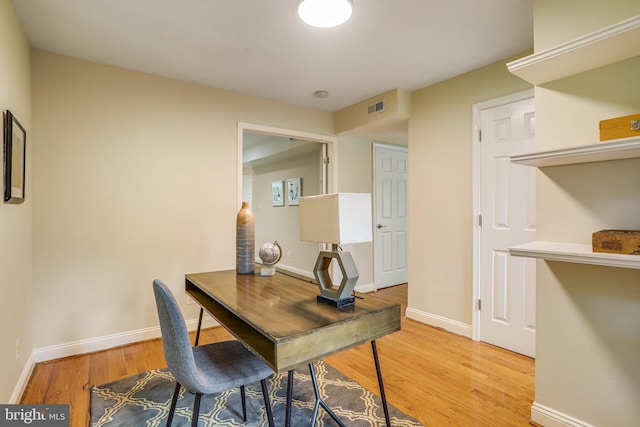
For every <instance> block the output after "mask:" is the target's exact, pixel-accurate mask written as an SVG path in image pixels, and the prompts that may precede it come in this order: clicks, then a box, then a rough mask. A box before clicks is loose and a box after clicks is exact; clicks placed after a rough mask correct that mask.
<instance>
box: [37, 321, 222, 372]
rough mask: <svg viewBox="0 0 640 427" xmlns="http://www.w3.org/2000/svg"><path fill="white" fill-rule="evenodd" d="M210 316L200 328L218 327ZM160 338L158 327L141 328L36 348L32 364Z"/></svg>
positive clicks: (192, 327)
mask: <svg viewBox="0 0 640 427" xmlns="http://www.w3.org/2000/svg"><path fill="white" fill-rule="evenodd" d="M186 324H187V329H189V330H190V331H193V330H195V329H196V328H197V327H198V319H192V320H188V321H186ZM219 325H220V324H219V323H218V322H217V321H215V320H214V319H213V318H212V317H211V316H208V315H206V314H205V316H204V317H203V319H202V327H203V328H210V327H213V326H219ZM159 337H160V326H153V327H151V328H143V329H138V330H135V331H129V332H122V333H118V334H112V335H105V336H102V337H96V338H89V339H85V340H78V341H72V342H69V343H65V344H58V345H52V346H49V347H42V348H37V349H35V350H34V352H33V356H32V357H33V358H34V362H35V363H38V362H44V361H47V360H53V359H59V358H61V357H68V356H75V355H78V354H85V353H92V352H94V351H101V350H107V349H109V348H114V347H119V346H122V345H126V344H132V343H134V342H138V341H145V340H150V339H154V338H159Z"/></svg>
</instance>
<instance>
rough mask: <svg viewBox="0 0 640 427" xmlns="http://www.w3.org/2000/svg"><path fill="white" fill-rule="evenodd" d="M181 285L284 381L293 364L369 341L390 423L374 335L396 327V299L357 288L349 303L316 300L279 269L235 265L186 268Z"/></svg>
mask: <svg viewBox="0 0 640 427" xmlns="http://www.w3.org/2000/svg"><path fill="white" fill-rule="evenodd" d="M185 287H186V291H187V293H188V294H189V295H190V296H191V297H192V298H194V299H195V300H196V301H197V302H198V303H199V304H200V305H201V306H202V307H203V308H204V309H205V310H207V311H208V312H209V313H210V314H211V315H212V316H213V317H215V318H216V319H217V320H218V322H219V323H220V324H221V325H222V326H224V327H225V328H226V329H227V330H228V331H229V332H231V334H233V335H234V336H235V337H236V338H238V339H239V340H240V341H242V342H243V343H244V344H245V345H246V346H247V347H248V348H250V349H251V350H252V351H254V352H255V353H256V354H258V355H259V356H261V357H262V358H263V359H264V360H265V361H266V362H267V363H268V364H269V365H270V366H271V367H272V368H273V369H274V370H275V371H277V372H284V371H289V378H290V381H292V378H293V376H292V370H293V368H294V367H296V366H299V365H301V364H303V363H310V362H313V361H314V360H318V359H321V358H323V357H325V356H328V355H330V354H333V353H337V352H340V351H342V350H346V349H348V348H351V347H355V346H357V345H360V344H362V343H365V342H367V341H370V342H371V344H372V349H373V355H374V360H375V363H376V371H377V374H378V383H379V385H380V394H381V397H382V399H383V406H384V410H385V416H386V418H387V425H390V423H389V418H388V411H387V402H386V398H385V396H384V386H383V383H382V376H381V374H380V365H379V361H378V354H377V350H376V344H375V340H376V339H377V338H381V337H383V336H385V335H387V334H390V333H392V332H395V331H398V330H400V304H397V303H391V302H388V301H384V300H381V299H379V298H376V297H374V296H370V295H366V294H358V295H357V296H358V298H356V303H355V304H354V305H351V306H347V307H342V308H335V307H331V306H329V305H326V304H322V303H319V302H317V301H316V295H318V287H317V286H316V285H315V284H312V283H310V282H308V281H304V280H301V279H298V278H294V277H291V276H287V275H285V274H283V273H281V272H279V273H277V274H276V275H275V276H271V277H261V276H254V275H238V274H236V272H235V270H227V271H215V272H209V273H197V274H187V275H186V276H185ZM310 367H311V366H310ZM318 399H319V398H318ZM320 404H323V402H322V401H321V400H320ZM316 406H317V404H316ZM323 407H324V408H325V409H326V410H327V411H328V412H329V413H330V414H331V411H330V410H329V409H328V407H326V406H325V405H324V404H323ZM288 409H289V408H288ZM332 416H333V415H332ZM340 424H341V423H340Z"/></svg>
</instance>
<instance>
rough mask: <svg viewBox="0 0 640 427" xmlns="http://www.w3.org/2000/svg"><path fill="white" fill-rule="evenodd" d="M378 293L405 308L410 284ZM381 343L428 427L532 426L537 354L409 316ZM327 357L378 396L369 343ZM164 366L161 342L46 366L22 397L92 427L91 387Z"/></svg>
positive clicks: (388, 371)
mask: <svg viewBox="0 0 640 427" xmlns="http://www.w3.org/2000/svg"><path fill="white" fill-rule="evenodd" d="M377 295H378V296H380V297H382V298H385V299H389V300H392V301H396V302H400V303H401V304H403V310H404V309H405V307H406V298H407V286H406V285H402V286H395V287H392V288H387V289H384V290H381V291H379V292H377ZM230 338H231V335H229V333H228V332H226V331H225V330H224V329H223V328H212V329H207V330H205V331H203V334H202V336H201V342H203V343H206V342H214V341H219V340H224V339H230ZM377 345H378V353H379V356H380V364H381V367H382V373H383V377H384V382H385V391H386V394H387V399H388V400H389V403H390V404H392V405H394V406H395V407H397V408H398V409H400V410H402V411H403V412H405V413H407V414H409V415H411V416H413V417H415V418H416V419H418V420H419V421H420V422H422V423H423V424H424V425H425V426H436V427H440V426H491V427H494V426H528V425H530V424H529V418H530V408H531V404H532V403H533V399H534V370H535V362H534V360H533V359H531V358H528V357H525V356H521V355H519V354H515V353H511V352H509V351H506V350H503V349H501V348H498V347H494V346H491V345H488V344H484V343H478V342H474V341H472V340H469V339H467V338H464V337H460V336H457V335H454V334H451V333H449V332H446V331H443V330H440V329H437V328H433V327H430V326H427V325H424V324H421V323H418V322H415V321H412V320H409V319H403V321H402V330H401V331H398V332H396V333H394V334H392V335H389V336H386V337H384V338H382V339H380V340H378V341H377ZM325 361H326V362H328V363H329V364H331V365H332V366H334V367H335V368H337V369H339V370H340V371H342V372H343V373H344V374H346V375H347V376H349V377H351V378H352V379H354V380H356V381H358V382H359V383H360V384H362V385H363V386H364V387H366V388H368V389H369V390H371V391H373V392H374V393H376V394H378V393H379V392H378V384H377V380H376V375H375V368H374V365H373V358H372V355H371V345H370V344H366V345H361V346H359V347H356V348H353V349H350V350H347V351H344V352H342V353H339V354H337V355H333V356H330V357H328V358H326V359H325ZM165 366H166V363H165V360H164V356H163V353H162V343H161V341H160V340H151V341H145V342H140V343H135V344H131V345H127V346H124V347H118V348H114V349H110V350H105V351H101V352H96V353H91V354H85V355H79V356H73V357H68V358H64V359H58V360H52V361H48V362H44V363H39V364H37V365H36V367H35V370H34V373H33V375H32V377H31V380H30V382H29V384H28V386H27V389H26V391H25V393H24V395H23V397H22V400H21V402H22V403H51V404H54V403H68V404H70V415H71V426H74V427H75V426H86V425H88V423H89V387H90V386H91V385H94V384H102V383H105V382H109V381H114V380H117V379H120V378H124V377H127V376H130V375H134V374H137V373H140V372H144V371H146V370H149V369H157V368H163V367H165Z"/></svg>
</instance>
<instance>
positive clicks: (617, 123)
mask: <svg viewBox="0 0 640 427" xmlns="http://www.w3.org/2000/svg"><path fill="white" fill-rule="evenodd" d="M631 136H640V114H631V115H629V116H622V117H615V118H613V119H607V120H600V141H609V140H610V139H618V138H628V137H631Z"/></svg>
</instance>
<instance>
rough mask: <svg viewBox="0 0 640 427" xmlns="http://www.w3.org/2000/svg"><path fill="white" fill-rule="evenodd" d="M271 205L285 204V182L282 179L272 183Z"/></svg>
mask: <svg viewBox="0 0 640 427" xmlns="http://www.w3.org/2000/svg"><path fill="white" fill-rule="evenodd" d="M271 205H272V206H284V183H283V182H282V181H273V182H272V183H271Z"/></svg>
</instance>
